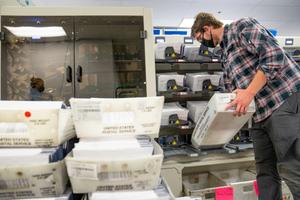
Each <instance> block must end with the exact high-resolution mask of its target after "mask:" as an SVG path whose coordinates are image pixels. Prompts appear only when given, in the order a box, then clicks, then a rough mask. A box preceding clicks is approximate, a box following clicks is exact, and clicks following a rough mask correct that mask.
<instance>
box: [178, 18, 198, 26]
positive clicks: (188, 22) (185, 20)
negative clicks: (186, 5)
mask: <svg viewBox="0 0 300 200" xmlns="http://www.w3.org/2000/svg"><path fill="white" fill-rule="evenodd" d="M194 21H195V19H194V18H183V19H182V21H181V22H180V24H179V27H183V28H191V27H192V26H193V23H194Z"/></svg>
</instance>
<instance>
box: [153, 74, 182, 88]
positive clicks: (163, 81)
mask: <svg viewBox="0 0 300 200" xmlns="http://www.w3.org/2000/svg"><path fill="white" fill-rule="evenodd" d="M156 79H157V91H158V92H165V91H167V90H168V89H167V83H168V81H169V80H172V79H174V80H175V81H176V84H177V85H179V86H184V75H181V74H174V73H165V74H156Z"/></svg>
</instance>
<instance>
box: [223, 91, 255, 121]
mask: <svg viewBox="0 0 300 200" xmlns="http://www.w3.org/2000/svg"><path fill="white" fill-rule="evenodd" d="M233 93H236V98H235V99H234V100H233V101H232V102H230V103H229V104H228V105H227V107H226V108H225V110H228V109H230V108H232V107H235V108H236V109H235V112H234V116H236V115H238V116H241V114H246V112H247V110H248V107H249V104H250V103H251V101H252V100H253V98H254V96H255V94H253V93H251V92H250V91H248V90H245V89H236V90H234V91H233Z"/></svg>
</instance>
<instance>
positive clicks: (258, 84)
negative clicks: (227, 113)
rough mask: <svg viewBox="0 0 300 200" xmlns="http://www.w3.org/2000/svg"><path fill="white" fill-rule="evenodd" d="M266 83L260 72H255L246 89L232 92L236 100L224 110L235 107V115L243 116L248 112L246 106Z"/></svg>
mask: <svg viewBox="0 0 300 200" xmlns="http://www.w3.org/2000/svg"><path fill="white" fill-rule="evenodd" d="M266 83H267V78H266V76H265V74H264V73H263V72H262V71H261V70H257V72H256V74H255V76H254V78H253V80H252V81H251V83H250V85H249V86H248V88H247V89H236V90H235V91H233V92H234V93H236V98H235V99H234V100H233V101H232V102H231V103H229V104H228V106H227V107H226V110H228V109H229V108H232V107H236V109H235V113H234V114H235V115H238V116H240V115H241V114H242V113H243V114H245V113H246V112H247V110H248V106H249V104H250V103H251V101H252V100H253V98H254V97H255V95H256V93H258V92H259V91H260V89H261V88H262V87H263V86H264V85H265V84H266Z"/></svg>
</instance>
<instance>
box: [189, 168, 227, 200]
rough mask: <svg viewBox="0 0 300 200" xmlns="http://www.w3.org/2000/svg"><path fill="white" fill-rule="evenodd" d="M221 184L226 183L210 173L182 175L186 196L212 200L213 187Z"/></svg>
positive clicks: (213, 196) (213, 197) (213, 195)
mask: <svg viewBox="0 0 300 200" xmlns="http://www.w3.org/2000/svg"><path fill="white" fill-rule="evenodd" d="M222 186H226V184H225V183H224V182H222V181H220V179H218V178H216V177H215V176H213V175H212V174H210V173H201V174H192V175H186V176H183V189H184V194H185V195H186V196H192V197H201V198H202V200H214V199H215V189H216V188H218V187H222Z"/></svg>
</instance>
